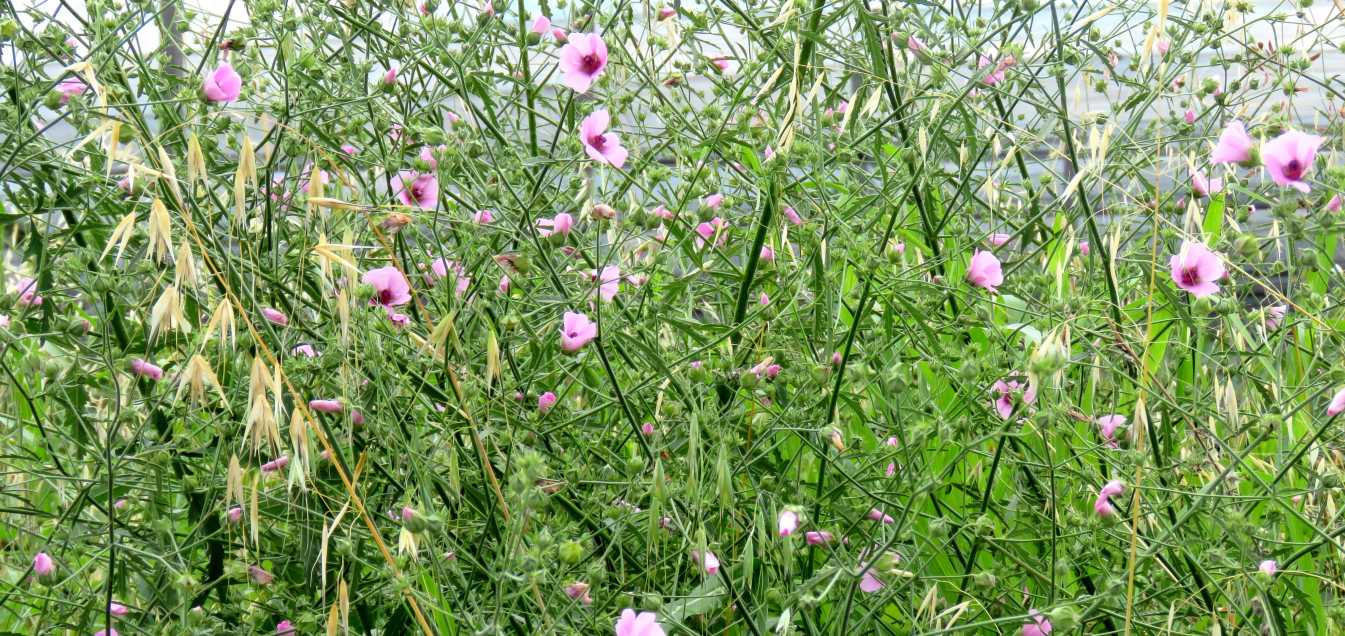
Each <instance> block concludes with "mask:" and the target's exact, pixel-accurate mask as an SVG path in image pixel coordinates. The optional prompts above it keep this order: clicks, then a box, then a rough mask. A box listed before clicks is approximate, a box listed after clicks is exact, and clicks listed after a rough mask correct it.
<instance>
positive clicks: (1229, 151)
mask: <svg viewBox="0 0 1345 636" xmlns="http://www.w3.org/2000/svg"><path fill="white" fill-rule="evenodd" d="M1251 158H1252V138H1251V137H1250V136H1248V135H1247V129H1246V128H1244V127H1243V126H1242V122H1241V121H1239V120H1236V119H1235V120H1233V121H1231V122H1228V125H1227V126H1225V127H1224V131H1223V132H1222V133H1220V134H1219V141H1218V143H1216V144H1214V150H1213V151H1212V152H1210V163H1243V162H1245V161H1247V160H1248V159H1251Z"/></svg>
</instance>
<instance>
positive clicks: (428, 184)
mask: <svg viewBox="0 0 1345 636" xmlns="http://www.w3.org/2000/svg"><path fill="white" fill-rule="evenodd" d="M392 195H393V196H394V197H396V198H397V200H398V201H401V202H402V205H409V206H412V207H417V208H420V209H422V210H429V209H433V208H435V207H436V206H438V205H439V177H437V176H435V175H433V174H431V173H424V174H422V173H419V172H416V171H414V170H403V171H401V172H399V173H397V176H396V177H395V178H394V179H393V180H392Z"/></svg>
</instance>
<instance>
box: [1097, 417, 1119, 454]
mask: <svg viewBox="0 0 1345 636" xmlns="http://www.w3.org/2000/svg"><path fill="white" fill-rule="evenodd" d="M1096 421H1097V430H1098V434H1099V435H1101V436H1102V441H1103V443H1105V444H1106V446H1107V448H1118V446H1117V444H1116V429H1118V428H1120V427H1122V426H1125V425H1126V417H1125V416H1124V415H1116V414H1112V415H1103V416H1102V417H1099V418H1097V420H1096Z"/></svg>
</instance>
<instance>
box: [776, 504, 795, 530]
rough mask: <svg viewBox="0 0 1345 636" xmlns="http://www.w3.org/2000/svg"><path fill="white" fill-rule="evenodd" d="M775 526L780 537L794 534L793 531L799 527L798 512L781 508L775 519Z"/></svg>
mask: <svg viewBox="0 0 1345 636" xmlns="http://www.w3.org/2000/svg"><path fill="white" fill-rule="evenodd" d="M776 527H777V528H778V529H779V534H780V536H782V537H787V536H789V535H791V534H794V531H795V530H798V528H799V513H797V512H794V511H793V510H788V509H786V510H781V511H780V517H779V518H778V519H776Z"/></svg>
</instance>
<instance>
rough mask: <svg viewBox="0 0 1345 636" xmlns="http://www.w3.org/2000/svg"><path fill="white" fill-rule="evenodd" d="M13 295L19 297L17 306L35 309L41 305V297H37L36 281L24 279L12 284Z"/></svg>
mask: <svg viewBox="0 0 1345 636" xmlns="http://www.w3.org/2000/svg"><path fill="white" fill-rule="evenodd" d="M14 293H16V294H18V295H19V304H20V305H25V306H28V307H36V306H38V305H41V304H42V297H41V296H39V295H37V281H36V280H34V279H32V278H28V277H24V278H20V279H19V280H18V281H15V283H14Z"/></svg>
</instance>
